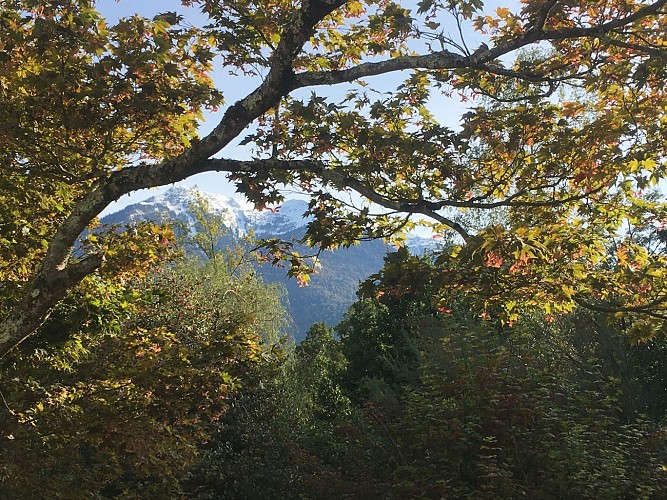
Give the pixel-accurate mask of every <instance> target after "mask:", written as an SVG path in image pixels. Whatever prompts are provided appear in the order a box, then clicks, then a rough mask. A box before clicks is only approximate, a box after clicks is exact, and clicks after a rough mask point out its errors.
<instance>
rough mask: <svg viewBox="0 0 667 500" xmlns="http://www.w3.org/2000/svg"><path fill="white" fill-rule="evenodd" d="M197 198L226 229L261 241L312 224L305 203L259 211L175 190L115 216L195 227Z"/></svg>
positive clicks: (222, 197) (244, 203) (194, 190)
mask: <svg viewBox="0 0 667 500" xmlns="http://www.w3.org/2000/svg"><path fill="white" fill-rule="evenodd" d="M197 197H201V198H202V199H204V200H205V201H206V202H207V203H208V205H209V208H210V210H211V211H212V212H213V213H215V214H218V215H221V216H222V218H223V220H224V223H225V226H226V227H228V228H229V229H230V230H231V231H232V232H233V233H235V234H237V235H244V234H247V233H248V232H249V231H250V230H254V231H255V234H256V235H257V236H258V237H265V236H270V235H278V234H285V233H288V232H290V231H294V230H296V229H298V228H301V227H303V226H305V225H306V224H308V222H309V220H310V218H306V217H304V212H305V211H306V210H307V208H308V204H307V203H306V202H305V201H303V200H287V201H285V203H283V205H282V206H279V207H274V208H269V209H265V210H262V211H259V210H255V207H254V206H253V205H252V204H251V203H249V202H247V201H245V200H243V199H239V198H232V197H229V196H225V195H222V194H214V193H207V192H205V191H201V190H199V189H198V188H186V187H176V186H175V187H172V188H170V189H169V190H167V191H165V192H164V193H162V194H159V195H156V196H153V197H151V198H148V199H146V200H144V201H141V202H139V203H135V204H133V205H129V206H127V207H125V208H124V209H123V210H121V211H120V212H117V213H116V214H118V215H120V214H121V212H122V217H123V219H125V220H126V221H140V220H147V219H150V220H156V219H158V218H161V219H166V218H173V219H177V220H183V221H185V222H186V223H187V224H188V225H189V226H193V224H194V219H193V217H192V214H191V210H190V207H191V205H192V203H193V202H195V201H196V199H197ZM116 214H111V215H110V216H109V217H111V218H113V216H114V215H116Z"/></svg>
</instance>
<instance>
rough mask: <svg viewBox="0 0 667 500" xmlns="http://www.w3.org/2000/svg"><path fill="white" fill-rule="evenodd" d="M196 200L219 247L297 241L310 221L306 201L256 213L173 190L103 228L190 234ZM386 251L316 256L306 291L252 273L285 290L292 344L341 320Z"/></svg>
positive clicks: (368, 244)
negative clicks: (221, 236)
mask: <svg viewBox="0 0 667 500" xmlns="http://www.w3.org/2000/svg"><path fill="white" fill-rule="evenodd" d="M198 197H201V198H202V199H204V200H205V201H206V203H207V205H208V208H209V209H210V210H211V211H212V212H214V213H216V214H218V215H221V216H222V219H223V221H224V224H225V227H226V228H227V229H228V230H229V231H230V233H231V234H230V237H229V238H226V239H225V241H224V242H223V245H229V244H233V243H234V242H235V241H239V239H240V238H241V237H242V236H245V235H247V234H248V232H250V231H251V230H252V231H253V232H254V234H255V236H257V237H259V238H269V237H272V238H280V239H284V240H287V241H294V242H296V241H298V240H299V239H300V238H301V237H302V236H303V235H304V233H305V230H306V226H307V224H308V222H309V220H310V218H309V217H307V216H305V212H306V210H307V208H308V204H307V202H306V201H303V200H298V199H292V200H286V201H285V202H284V203H283V204H282V205H281V206H278V207H274V208H270V209H265V210H263V211H258V210H255V208H254V206H253V205H252V204H250V203H248V202H246V201H245V200H241V199H237V198H233V197H229V196H225V195H220V194H213V193H207V192H205V191H202V190H200V189H199V188H184V187H176V186H174V187H172V188H170V189H169V190H167V191H166V192H164V193H162V194H159V195H156V196H153V197H151V198H148V199H146V200H144V201H140V202H138V203H134V204H131V205H128V206H126V207H124V208H123V209H121V210H119V211H117V212H113V213H111V214H108V215H106V216H104V217H103V218H102V220H101V222H102V223H103V224H127V223H134V222H139V221H144V220H150V221H153V222H156V223H163V222H165V221H167V220H174V221H180V222H183V223H185V224H186V225H187V227H189V228H190V229H191V230H194V227H195V226H194V224H195V221H194V217H193V215H192V214H191V210H190V208H191V204H192V203H193V202H195V201H196V200H197V198H198ZM412 239H413V240H416V241H417V242H418V243H419V244H418V245H415V246H416V247H417V248H423V247H425V246H428V245H429V243H430V245H431V246H434V245H433V242H432V241H431V242H429V241H428V240H427V239H426V238H419V237H417V238H412ZM295 245H296V246H295V249H296V250H297V251H299V252H301V253H308V251H309V250H310V249H309V248H308V247H306V246H305V245H302V244H298V243H295ZM389 250H390V248H389V247H388V246H387V245H386V244H385V243H384V242H381V241H377V240H376V241H363V242H360V244H358V245H353V246H351V247H348V248H339V249H335V250H327V251H324V252H321V253H320V255H319V259H320V263H321V264H322V267H321V269H320V270H319V273H318V274H317V275H315V276H313V278H312V279H311V283H310V285H309V286H307V287H301V286H299V285H298V284H297V282H296V280H294V279H287V277H286V273H285V270H284V269H279V268H275V267H271V266H258V268H257V273H258V274H259V275H260V276H261V277H262V278H263V279H264V280H265V281H267V282H280V283H282V284H283V286H284V288H285V290H286V297H285V299H286V300H285V307H286V309H287V310H288V312H289V313H290V314H291V315H292V318H293V321H294V325H295V328H294V331H293V332H291V333H292V335H293V336H294V338H295V340H297V341H299V340H300V339H302V338H303V336H304V335H305V333H306V331H307V330H308V328H310V326H311V325H312V324H313V323H315V322H318V321H323V322H325V323H327V324H329V325H330V326H333V325H334V324H337V323H338V322H339V321H340V320H342V319H343V315H344V313H345V311H347V309H348V307H349V306H350V305H351V304H352V303H353V302H354V301H355V300H356V298H357V296H356V292H357V289H358V285H359V283H360V282H361V281H363V280H365V279H366V278H368V276H370V275H371V274H374V273H376V272H377V271H378V270H379V269H380V268H381V267H382V265H383V262H384V256H385V255H386V254H387V252H388V251H389Z"/></svg>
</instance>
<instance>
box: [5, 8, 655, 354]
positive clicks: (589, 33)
mask: <svg viewBox="0 0 667 500" xmlns="http://www.w3.org/2000/svg"><path fill="white" fill-rule="evenodd" d="M345 3H346V0H303V2H302V7H301V9H300V10H299V11H297V12H296V13H295V15H294V20H293V22H292V23H290V24H289V26H288V27H287V28H286V29H285V30H284V32H283V33H282V35H281V38H280V41H279V42H278V44H277V45H276V49H275V50H274V51H273V53H272V54H271V56H270V58H269V71H268V74H267V75H266V77H265V79H264V81H263V82H262V83H261V84H260V85H259V86H258V87H257V88H256V89H255V90H254V91H253V92H251V93H250V94H249V95H248V96H247V97H245V98H244V99H241V100H240V101H238V102H237V103H236V104H234V105H233V106H231V107H230V108H228V109H227V110H226V112H225V113H224V114H223V116H222V119H221V121H220V122H219V124H218V125H217V126H216V127H215V128H214V130H213V131H212V132H211V133H210V134H209V135H208V136H206V137H204V138H203V139H202V140H201V141H198V142H195V143H194V144H193V145H192V146H191V147H190V148H189V149H187V150H186V151H185V152H184V153H182V154H181V155H179V156H178V157H176V158H173V159H170V160H168V161H165V162H163V163H160V164H155V165H143V166H141V167H135V168H126V169H123V170H120V171H117V172H113V173H111V174H109V175H108V176H107V177H103V178H100V179H99V181H98V182H97V183H96V184H95V185H94V186H93V188H92V189H91V190H90V191H89V193H88V194H87V195H86V196H84V197H83V198H82V199H81V200H80V201H79V202H78V204H77V206H76V207H75V209H74V210H73V212H72V213H71V214H70V216H69V217H68V218H67V219H66V220H65V222H64V223H63V224H62V225H61V226H60V227H59V228H58V230H57V232H56V235H55V236H54V238H53V239H52V241H51V244H50V245H49V248H48V250H47V254H46V256H45V258H44V260H43V262H42V265H41V267H40V270H39V272H38V273H37V276H36V278H35V280H34V281H33V284H32V286H31V287H30V293H28V294H27V295H26V297H25V299H24V301H23V302H22V304H20V305H19V306H18V308H17V309H16V312H15V313H14V314H13V315H11V316H10V317H9V318H7V319H6V320H5V321H4V322H3V323H2V324H1V325H0V349H3V350H4V351H5V352H6V351H7V348H6V346H7V345H14V344H15V343H16V342H19V341H20V340H22V339H23V338H25V336H26V335H28V334H29V333H30V332H32V331H33V330H34V329H35V328H37V327H38V326H39V324H41V322H42V321H43V320H44V318H45V317H46V316H47V315H48V313H49V311H50V310H51V308H53V306H55V304H56V303H57V302H58V301H59V300H60V299H62V297H64V295H65V293H66V292H67V289H68V288H70V287H71V286H73V285H74V284H76V283H77V282H78V281H79V280H80V279H82V278H83V277H84V276H85V275H86V274H89V273H90V272H92V271H93V270H94V269H96V268H97V267H98V266H99V265H100V262H101V260H99V259H101V257H99V256H91V257H89V258H88V259H90V260H88V259H84V260H83V261H81V262H80V263H78V264H69V265H68V258H69V256H70V254H71V248H72V246H73V245H74V242H75V241H76V238H77V237H78V236H79V235H80V234H81V232H82V231H83V230H84V229H85V228H86V226H87V225H88V223H89V222H90V221H91V220H92V219H93V218H94V217H95V216H97V215H98V214H99V213H100V212H101V211H102V210H103V209H104V208H105V207H106V206H108V205H109V204H110V203H111V202H113V201H115V200H117V199H119V198H120V197H121V196H123V195H125V194H128V193H130V192H132V191H135V190H137V189H141V188H148V187H153V186H159V185H164V184H169V183H172V182H177V181H180V180H182V179H185V178H186V177H189V176H191V175H194V174H196V173H201V172H205V171H211V170H226V171H231V170H228V168H232V167H234V168H237V170H236V171H235V172H242V171H243V169H244V168H249V165H248V164H247V163H246V162H238V163H236V164H235V165H232V163H231V161H230V160H222V161H224V162H227V163H225V164H224V165H221V164H218V163H215V162H213V163H211V162H209V161H207V160H208V158H210V157H211V156H213V155H214V154H217V153H219V152H220V151H221V150H222V149H223V148H225V147H226V146H227V145H229V143H230V142H231V141H232V140H233V139H235V138H236V137H238V135H239V134H240V133H241V132H242V131H243V130H244V129H245V128H246V127H247V126H248V125H250V124H251V123H252V122H253V121H254V120H255V119H257V118H258V117H260V116H262V115H263V114H265V113H266V112H267V111H268V110H270V109H271V108H272V107H274V106H275V105H277V104H278V103H279V101H280V99H281V98H283V97H284V96H286V95H287V94H289V93H290V92H291V91H293V90H296V89H299V88H303V87H307V86H316V85H332V84H336V83H343V82H350V81H353V80H356V79H359V78H362V77H366V76H372V75H379V74H384V73H389V72H394V71H400V70H404V69H426V70H428V69H431V70H444V69H456V68H464V67H469V68H477V69H479V67H480V65H485V64H488V63H490V62H492V61H496V60H498V59H499V58H501V57H502V56H504V55H506V54H509V53H511V52H513V51H516V50H517V49H520V48H522V47H525V46H527V45H530V44H535V43H539V42H541V41H564V40H567V39H577V38H584V37H604V36H606V35H609V34H610V33H613V32H614V30H617V29H619V28H622V27H624V26H628V25H630V24H632V23H634V22H635V21H637V20H639V19H642V18H645V17H648V16H653V15H656V14H658V13H659V10H660V9H661V8H663V7H664V6H665V5H666V4H667V0H659V1H655V2H653V3H650V4H648V5H646V6H644V7H642V8H640V9H638V10H637V11H636V12H634V13H632V14H629V15H627V16H625V17H622V18H619V19H614V20H612V21H609V22H607V23H603V24H600V25H598V26H593V27H589V28H583V27H576V28H566V29H560V30H544V29H542V27H541V26H540V25H539V22H538V25H537V26H535V27H534V28H535V29H532V30H529V31H527V32H526V33H524V34H523V35H520V36H518V37H517V38H515V39H514V40H512V41H509V42H507V43H503V44H500V45H498V46H496V47H493V48H491V49H490V50H482V51H477V52H475V53H474V54H473V55H472V56H464V55H459V54H455V53H452V52H449V51H446V50H445V51H441V52H436V53H432V54H428V55H422V56H405V57H398V58H395V59H390V60H387V61H383V62H377V63H363V64H360V65H358V66H356V67H354V68H350V69H347V70H340V71H320V72H305V73H300V74H298V75H295V74H294V71H293V61H294V59H295V58H296V57H297V55H298V54H299V53H301V51H302V50H303V46H304V44H305V43H306V42H307V41H308V40H309V39H310V38H311V37H312V35H313V34H314V32H315V29H316V26H317V25H318V23H319V22H320V21H322V20H323V19H324V18H325V17H326V16H327V15H329V14H330V13H331V12H333V11H334V10H336V9H337V8H340V7H341V6H343V5H344V4H345ZM547 15H548V11H547ZM223 167H224V168H223ZM273 167H275V164H274V165H272V164H270V163H267V162H264V163H257V164H255V165H254V168H258V169H270V168H273ZM311 169H312V171H314V172H318V171H317V170H314V168H313V164H312V163H311ZM318 174H319V175H321V176H322V179H323V180H324V181H325V182H326V181H328V180H329V179H331V178H332V177H335V176H336V175H338V174H337V173H336V172H335V171H333V170H329V169H327V168H325V167H324V166H322V167H321V168H320V170H319V172H318ZM331 182H332V183H333V184H334V185H336V184H335V182H336V179H332V180H331ZM338 182H340V183H341V184H340V185H341V186H346V185H347V186H348V187H350V188H352V189H359V190H364V189H367V187H365V186H364V185H362V184H360V183H358V182H357V181H355V180H354V179H351V178H347V177H344V178H342V179H338ZM360 192H361V191H360ZM362 194H364V193H363V192H362ZM367 195H370V196H373V197H375V198H376V200H377V201H382V202H383V203H384V204H385V205H384V206H387V205H386V204H389V205H393V206H391V208H392V209H399V210H402V211H407V212H412V213H432V214H435V211H436V210H438V209H440V208H442V207H444V206H470V205H469V204H466V203H465V202H457V203H454V202H447V203H436V204H433V203H431V202H425V201H421V200H419V201H418V202H409V201H408V202H394V201H392V200H388V199H387V198H386V197H381V196H380V195H378V194H377V193H374V192H372V191H368V193H367ZM370 199H372V198H370ZM377 201H376V202H377ZM383 203H380V204H383ZM516 203H517V204H520V205H521V206H542V205H548V204H549V203H541V202H536V203H523V202H516ZM555 203H557V202H555ZM500 205H502V203H500V204H477V205H475V206H476V207H478V208H493V207H494V206H500ZM435 215H436V217H440V218H441V220H442V221H444V219H443V218H442V217H441V216H440V215H438V214H435ZM443 223H446V224H448V225H450V227H452V228H453V229H455V230H458V231H459V233H460V234H461V235H462V236H464V237H465V235H466V233H465V231H464V230H463V229H462V228H460V227H459V228H458V229H457V226H456V223H454V222H453V221H444V222H443ZM84 263H85V264H84ZM49 287H51V289H49ZM2 346H4V347H2Z"/></svg>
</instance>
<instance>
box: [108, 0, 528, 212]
mask: <svg viewBox="0 0 667 500" xmlns="http://www.w3.org/2000/svg"><path fill="white" fill-rule="evenodd" d="M415 3H416V2H415ZM507 3H508V2H501V1H490V2H486V4H487V7H486V9H485V10H488V11H492V10H493V9H495V7H496V6H498V5H501V4H504V5H507ZM510 3H516V2H510ZM96 5H97V8H98V10H99V11H100V12H101V13H102V14H103V15H104V16H105V17H106V18H107V19H108V20H109V22H110V23H113V22H115V21H116V20H118V19H119V18H121V17H125V16H129V15H132V14H135V13H136V14H140V15H143V16H146V17H153V16H154V15H155V14H157V13H159V12H165V11H178V12H179V13H181V14H183V15H184V16H185V17H186V19H187V20H188V22H190V23H191V24H194V25H200V24H203V23H205V22H206V18H205V16H202V15H201V14H200V13H199V11H198V9H196V8H192V7H189V8H188V7H183V6H182V5H181V2H180V0H160V1H157V0H147V1H136V0H121V1H116V0H98V2H97V4H96ZM452 34H453V33H452ZM471 40H472V42H471ZM466 41H467V42H468V43H469V46H470V47H475V46H476V45H477V44H478V43H479V42H480V40H479V39H478V37H477V36H474V35H473V36H471V37H470V40H466ZM402 76H404V75H399V74H395V75H384V76H380V77H375V78H374V79H369V80H368V81H369V82H370V83H371V84H373V83H374V82H373V80H375V83H382V84H385V85H386V84H388V83H390V82H392V81H394V82H396V81H400V80H402ZM214 80H215V81H216V84H217V86H218V88H220V89H222V90H223V91H224V94H225V101H226V104H227V105H230V104H233V103H234V102H236V101H237V100H238V99H240V98H242V97H244V96H245V95H246V94H247V93H248V92H249V89H252V88H254V87H255V86H256V85H257V81H256V80H253V79H250V78H240V77H230V76H229V75H227V73H226V72H225V71H224V70H222V69H220V70H219V71H217V72H216V73H215V74H214ZM332 90H333V92H332ZM302 92H304V94H305V95H308V94H309V93H310V90H305V91H302ZM320 92H321V93H322V94H325V95H331V94H332V93H334V94H335V93H338V92H337V89H327V90H324V89H322V90H320ZM465 106H466V105H464V104H461V103H459V102H457V101H455V100H452V99H445V98H444V97H443V98H438V97H435V98H434V99H433V106H432V109H431V112H432V113H434V114H435V115H436V116H437V117H438V119H439V120H441V121H442V122H443V123H444V124H446V125H448V126H450V127H456V126H457V125H458V121H459V117H460V115H461V114H462V113H464V112H465ZM223 112H224V107H223V108H221V109H220V111H218V113H215V114H212V113H209V114H208V115H207V116H206V122H205V123H203V124H202V125H201V127H200V134H201V135H202V136H203V135H206V134H207V133H208V132H209V131H210V130H211V129H212V128H213V127H214V126H215V124H216V123H217V121H218V120H219V118H220V117H221V116H222V113H223ZM242 137H243V135H242V136H241V137H240V138H239V140H240V139H242ZM237 142H238V141H237ZM220 156H224V157H230V158H237V159H245V158H248V156H249V151H248V150H247V148H240V147H237V146H235V144H231V145H230V146H229V147H227V148H225V150H223V151H222V152H221V153H220ZM179 185H182V186H198V187H199V188H200V189H202V190H203V191H208V192H213V193H219V194H225V195H234V193H235V189H234V186H233V185H232V184H230V183H229V182H227V181H226V179H225V177H224V175H221V174H217V173H206V174H200V175H196V176H193V177H190V178H189V179H186V180H184V181H182V182H180V183H179ZM169 187H170V186H163V187H160V188H153V189H148V190H141V191H137V192H135V193H132V194H129V195H126V196H123V197H122V198H121V199H120V200H119V201H117V202H116V203H114V204H112V205H110V206H109V207H108V208H107V209H106V210H105V211H104V212H103V214H106V213H111V212H114V211H117V210H119V209H121V208H122V207H124V206H126V205H128V204H131V203H136V202H138V201H141V200H143V199H146V198H148V197H151V196H154V195H156V194H159V193H161V192H163V191H165V190H166V189H168V188H169Z"/></svg>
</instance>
